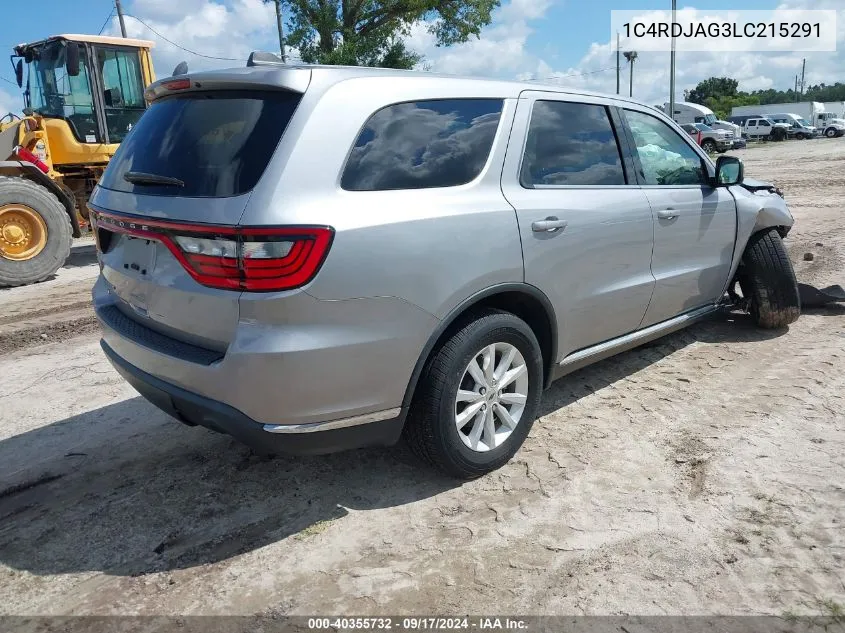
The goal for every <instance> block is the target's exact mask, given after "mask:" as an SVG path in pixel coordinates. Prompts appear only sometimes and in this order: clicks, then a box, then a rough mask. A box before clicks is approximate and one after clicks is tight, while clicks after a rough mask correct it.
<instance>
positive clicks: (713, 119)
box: [704, 114, 716, 125]
mask: <svg viewBox="0 0 845 633" xmlns="http://www.w3.org/2000/svg"><path fill="white" fill-rule="evenodd" d="M704 122H705V123H706V124H707V125H713V124H714V123H715V122H716V115H714V114H708V115H706V116H705V117H704Z"/></svg>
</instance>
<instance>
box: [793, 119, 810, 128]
mask: <svg viewBox="0 0 845 633" xmlns="http://www.w3.org/2000/svg"><path fill="white" fill-rule="evenodd" d="M796 121H798V123H799V125H801V127H810V124H809V123H807V121H805V120H804V119H801V118H799V119H796Z"/></svg>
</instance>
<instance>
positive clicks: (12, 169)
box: [0, 35, 155, 286]
mask: <svg viewBox="0 0 845 633" xmlns="http://www.w3.org/2000/svg"><path fill="white" fill-rule="evenodd" d="M152 47H153V42H150V41H147V40H133V39H126V38H119V37H101V36H95V35H58V36H55V37H50V38H47V39H45V40H41V41H39V42H34V43H31V44H21V45H19V46H16V47H15V49H14V54H13V55H12V64H13V66H14V69H15V76H16V79H17V82H18V86H20V87H21V88H22V89H23V97H24V106H25V107H24V109H23V115H24V116H23V117H18V116H17V115H14V114H7V115H6V116H5V117H3V119H0V286H22V285H25V284H31V283H35V282H38V281H43V280H44V279H47V278H48V277H50V276H52V275H53V274H54V273H55V272H56V270H58V269H59V268H60V267H61V266H62V265H63V264H64V262H65V260H66V259H67V257H68V255H69V254H70V245H71V240H72V238H73V237H80V236H81V235H82V233H83V231H85V230H87V228H88V221H87V219H88V210H87V207H86V203H87V201H88V196H89V195H90V194H91V191H92V190H93V189H94V185H96V184H97V181H98V180H99V178H100V176H101V175H102V173H103V170H104V169H105V168H106V165H107V164H108V162H109V159H111V157H112V156H113V155H114V153H115V151H117V148H118V145H119V143H120V142H121V141H122V140H123V138H124V137H125V136H126V134H127V133H128V132H129V131H130V130H131V129H132V126H133V125H135V124H136V123H137V122H138V119H139V118H140V117H141V115H142V114H143V113H144V110H145V109H146V105H147V104H146V102H145V100H144V89H145V88H146V87H147V86H148V85H149V84H151V83H152V82H153V81H154V80H155V77H154V76H153V66H152V59H151V56H150V49H152Z"/></svg>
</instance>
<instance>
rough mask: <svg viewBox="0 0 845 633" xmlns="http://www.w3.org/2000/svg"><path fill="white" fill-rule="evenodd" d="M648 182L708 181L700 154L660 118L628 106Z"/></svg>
mask: <svg viewBox="0 0 845 633" xmlns="http://www.w3.org/2000/svg"><path fill="white" fill-rule="evenodd" d="M624 112H625V118H626V119H627V121H628V126H629V127H630V128H631V132H632V133H633V135H634V144H635V145H636V148H637V155H638V157H639V162H640V165H641V167H642V171H641V173H642V176H643V177H644V179H645V184H647V185H664V186H678V185H701V184H704V183H706V182H707V179H706V177H705V172H704V165H703V163H702V159H701V157H700V156H699V155H698V154H697V153H696V152H695V150H693V149H692V147H690V146H689V145H688V144H687V143H686V142H685V141H684V140H683V138H681V136H680V135H679V134H678V133H677V132H675V130H673V129H672V128H671V127H669V126H668V125H666V124H665V123H664V122H663V121H661V120H660V119H657V118H655V117H653V116H651V115H648V114H644V113H642V112H636V111H633V110H625V111H624Z"/></svg>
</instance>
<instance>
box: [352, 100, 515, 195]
mask: <svg viewBox="0 0 845 633" xmlns="http://www.w3.org/2000/svg"><path fill="white" fill-rule="evenodd" d="M502 103H503V101H502V100H501V99H444V100H437V101H416V102H412V103H398V104H395V105H391V106H387V107H386V108H383V109H381V110H379V111H378V112H376V113H375V114H374V115H373V116H372V117H371V118H370V120H369V121H367V123H366V125H365V126H364V129H363V130H361V133H360V134H359V136H358V139H357V140H356V141H355V145H354V147H353V148H352V153H351V154H350V156H349V160H348V161H347V163H346V168H345V169H344V172H343V175H342V176H341V180H340V184H341V187H343V188H344V189H346V190H348V191H384V190H390V189H427V188H432V187H454V186H456V185H463V184H466V183H468V182H470V181H471V180H474V179H475V178H476V177H477V176H478V175H479V174H480V173H481V170H482V169H483V168H484V165H485V164H486V163H487V157H488V156H489V155H490V149H491V148H492V147H493V139H494V138H495V136H496V130H497V129H498V127H499V119H500V117H501V114H502Z"/></svg>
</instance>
